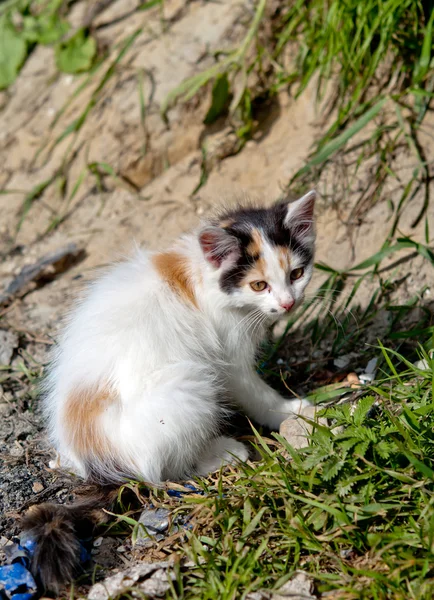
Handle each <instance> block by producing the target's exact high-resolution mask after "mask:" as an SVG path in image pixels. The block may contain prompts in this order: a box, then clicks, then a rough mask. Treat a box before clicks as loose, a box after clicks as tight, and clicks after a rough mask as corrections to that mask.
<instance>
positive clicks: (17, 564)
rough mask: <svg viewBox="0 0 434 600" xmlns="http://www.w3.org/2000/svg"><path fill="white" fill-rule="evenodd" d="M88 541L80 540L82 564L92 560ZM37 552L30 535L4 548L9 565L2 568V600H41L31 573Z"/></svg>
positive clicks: (0, 590)
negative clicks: (87, 544) (33, 557)
mask: <svg viewBox="0 0 434 600" xmlns="http://www.w3.org/2000/svg"><path fill="white" fill-rule="evenodd" d="M87 542H88V540H80V562H81V563H82V564H85V563H87V562H89V560H90V554H89V552H88V550H87V548H86V546H85V544H86V543H87ZM35 550H36V542H35V540H34V539H33V538H32V537H31V536H29V535H26V534H25V535H23V536H22V537H21V539H20V540H19V541H18V540H17V541H14V542H12V543H10V544H7V545H6V546H4V548H3V551H4V553H5V554H6V558H7V560H8V563H10V564H8V565H4V566H2V567H0V600H33V599H34V598H39V596H40V595H41V592H42V589H41V586H39V585H38V582H37V580H35V578H34V577H33V575H32V573H31V572H30V563H31V560H32V556H33V554H34V552H35Z"/></svg>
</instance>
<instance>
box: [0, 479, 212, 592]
mask: <svg viewBox="0 0 434 600" xmlns="http://www.w3.org/2000/svg"><path fill="white" fill-rule="evenodd" d="M184 487H185V488H187V490H189V491H186V492H180V491H177V490H168V494H169V496H172V497H175V498H182V497H183V496H184V495H185V494H188V493H189V492H193V493H196V494H198V493H199V494H202V493H203V492H202V491H201V490H199V489H198V488H196V487H195V486H194V485H191V484H190V483H186V484H184ZM183 527H185V528H187V529H188V528H191V526H190V525H189V524H188V523H184V524H183ZM91 542H92V540H91V539H89V540H80V563H81V564H86V563H87V562H89V561H90V560H91V554H90V551H89V550H88V548H87V547H86V546H89V544H91ZM35 549H36V543H35V540H34V539H33V538H32V537H30V536H28V535H23V536H22V538H21V539H20V541H19V542H18V541H16V542H15V543H14V544H10V545H9V546H6V548H5V552H6V556H7V558H8V562H9V563H10V564H8V565H4V566H0V600H35V599H36V598H38V597H39V596H40V595H41V593H42V591H43V590H41V589H40V587H39V586H38V584H37V583H36V581H35V579H34V577H33V575H32V574H31V572H30V562H31V559H32V556H33V554H34V552H35Z"/></svg>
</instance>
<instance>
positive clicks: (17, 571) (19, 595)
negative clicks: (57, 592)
mask: <svg viewBox="0 0 434 600" xmlns="http://www.w3.org/2000/svg"><path fill="white" fill-rule="evenodd" d="M17 545H18V544H17ZM19 560H21V557H20V559H19ZM37 593H38V588H37V585H36V582H35V580H34V579H33V575H32V574H31V573H30V571H29V570H28V569H27V568H26V567H25V566H24V565H23V564H22V563H21V562H16V563H12V564H11V565H5V566H3V567H0V598H1V599H2V600H9V599H13V600H32V599H33V598H35V597H36V596H37Z"/></svg>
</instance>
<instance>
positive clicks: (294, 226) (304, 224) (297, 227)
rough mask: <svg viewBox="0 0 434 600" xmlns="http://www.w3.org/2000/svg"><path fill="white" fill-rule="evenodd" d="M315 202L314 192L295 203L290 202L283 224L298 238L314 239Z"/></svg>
mask: <svg viewBox="0 0 434 600" xmlns="http://www.w3.org/2000/svg"><path fill="white" fill-rule="evenodd" d="M315 200H316V191H315V190H311V191H310V192H308V193H307V194H305V195H304V196H302V197H301V198H299V199H298V200H296V201H295V202H290V203H289V204H288V209H287V212H286V216H285V219H284V222H283V224H284V225H285V227H286V228H287V229H289V230H290V231H293V232H294V233H296V234H298V235H300V236H306V237H311V236H312V237H314V236H315V227H314V224H315V219H314V207H315Z"/></svg>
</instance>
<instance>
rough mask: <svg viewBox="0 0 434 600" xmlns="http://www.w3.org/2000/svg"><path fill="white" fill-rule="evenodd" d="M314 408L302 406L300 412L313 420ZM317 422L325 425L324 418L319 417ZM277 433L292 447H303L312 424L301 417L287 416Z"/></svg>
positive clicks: (305, 444)
mask: <svg viewBox="0 0 434 600" xmlns="http://www.w3.org/2000/svg"><path fill="white" fill-rule="evenodd" d="M316 410H317V409H316V407H315V406H304V407H303V408H302V410H301V412H300V414H301V415H302V416H303V417H306V418H307V419H311V420H312V421H313V420H314V419H315V413H316ZM318 422H319V423H320V424H321V425H327V421H326V420H325V419H319V420H318ZM279 433H280V435H281V436H282V437H284V438H285V439H286V440H287V441H288V442H289V443H290V444H291V446H292V447H293V448H297V449H298V448H304V447H305V446H307V444H308V435H309V434H310V433H312V426H311V424H310V423H307V422H306V421H304V420H303V419H297V418H294V417H289V418H288V419H285V420H284V421H283V423H281V424H280V429H279Z"/></svg>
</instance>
